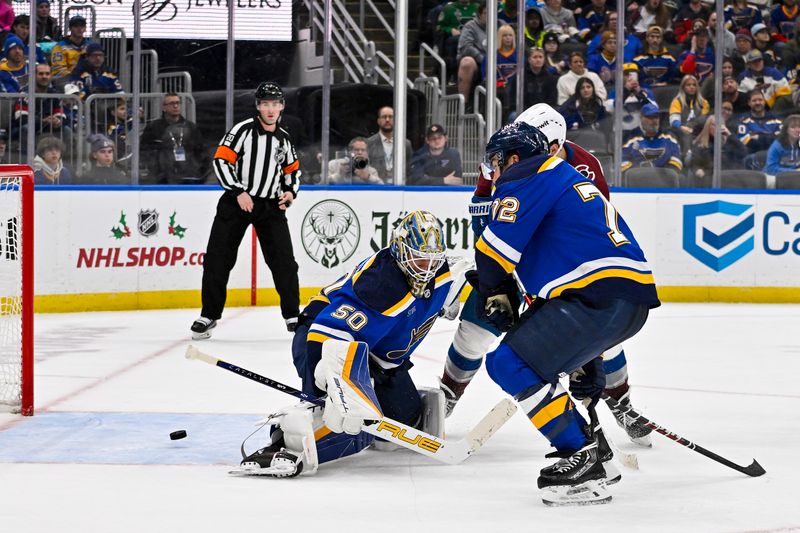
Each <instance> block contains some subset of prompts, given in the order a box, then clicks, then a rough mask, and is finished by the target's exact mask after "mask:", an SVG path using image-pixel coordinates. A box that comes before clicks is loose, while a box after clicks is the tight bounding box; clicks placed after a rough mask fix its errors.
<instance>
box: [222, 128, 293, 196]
mask: <svg viewBox="0 0 800 533" xmlns="http://www.w3.org/2000/svg"><path fill="white" fill-rule="evenodd" d="M214 172H215V173H216V174H217V179H218V180H219V183H220V185H222V186H223V187H224V188H225V189H227V190H229V191H246V192H247V193H249V194H250V196H255V197H260V198H278V197H279V196H280V195H281V193H283V192H285V191H291V192H292V193H294V195H295V197H297V190H298V189H299V188H300V161H298V159H297V152H295V149H294V145H292V142H291V141H290V140H289V134H288V133H287V132H286V130H284V129H283V128H281V127H280V126H279V127H278V128H276V130H275V132H269V131H266V130H265V129H264V127H263V126H262V125H261V121H260V120H259V119H258V116H255V117H252V118H249V119H247V120H244V121H242V122H239V123H238V124H236V125H235V126H234V127H233V128H231V130H230V131H229V132H228V133H226V134H225V137H223V138H222V141H221V142H220V144H219V146H218V147H217V151H216V152H215V153H214Z"/></svg>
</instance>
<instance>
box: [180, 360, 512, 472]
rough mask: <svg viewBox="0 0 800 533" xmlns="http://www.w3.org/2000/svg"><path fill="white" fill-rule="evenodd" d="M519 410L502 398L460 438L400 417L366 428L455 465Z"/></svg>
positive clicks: (236, 369) (239, 371)
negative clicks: (424, 428) (404, 421)
mask: <svg viewBox="0 0 800 533" xmlns="http://www.w3.org/2000/svg"><path fill="white" fill-rule="evenodd" d="M186 358H187V359H196V360H198V361H203V362H204V363H208V364H210V365H212V366H218V367H220V368H223V369H225V370H228V371H230V372H233V373H234V374H236V375H238V376H242V377H245V378H247V379H250V380H253V381H255V382H256V383H260V384H262V385H266V386H267V387H270V388H273V389H275V390H279V391H281V392H283V393H285V394H288V395H289V396H294V397H295V398H297V399H299V400H305V401H307V402H309V403H313V404H314V405H319V406H324V405H325V400H323V399H321V398H317V397H315V396H311V395H310V394H306V393H305V392H303V391H299V390H297V389H295V388H294V387H290V386H288V385H284V384H283V383H280V382H278V381H275V380H273V379H270V378H268V377H266V376H262V375H261V374H257V373H255V372H253V371H252V370H247V369H246V368H242V367H240V366H237V365H234V364H232V363H228V362H227V361H223V360H221V359H217V358H216V357H214V356H211V355H208V354H207V353H203V352H201V351H200V350H198V349H197V348H195V347H194V346H189V347H187V348H186ZM516 410H517V405H516V404H515V403H514V402H512V401H511V400H509V399H508V398H505V399H503V400H500V402H498V403H497V405H495V406H494V407H493V408H492V410H491V411H489V413H487V414H486V416H484V417H483V418H482V419H481V420H480V422H478V423H477V424H476V425H475V427H473V428H472V430H471V431H470V432H469V433H468V434H467V435H466V436H465V437H464V438H462V439H459V440H454V439H444V438H442V437H439V436H436V435H431V434H429V433H425V432H424V431H421V430H419V429H416V428H413V427H411V426H407V425H405V424H402V423H401V422H398V421H396V420H392V419H391V418H381V419H379V420H375V421H374V423H372V424H368V425H365V426H364V427H363V428H362V431H363V432H364V433H369V434H370V435H374V436H376V437H380V438H382V439H384V440H387V441H389V442H392V443H394V444H397V445H398V446H400V447H403V448H407V449H409V450H411V451H414V452H416V453H419V454H421V455H426V456H428V457H431V458H433V459H437V460H439V461H442V462H443V463H447V464H451V465H455V464H459V463H461V462H462V461H464V460H465V459H467V458H468V457H469V456H470V455H472V454H473V453H475V452H476V451H478V449H479V448H480V447H481V446H483V445H484V443H485V442H486V441H487V440H489V437H491V436H492V435H494V433H495V432H496V431H497V430H498V429H500V428H501V427H502V426H503V424H505V423H506V422H507V421H508V419H510V418H511V416H512V415H513V414H514V413H515V412H516Z"/></svg>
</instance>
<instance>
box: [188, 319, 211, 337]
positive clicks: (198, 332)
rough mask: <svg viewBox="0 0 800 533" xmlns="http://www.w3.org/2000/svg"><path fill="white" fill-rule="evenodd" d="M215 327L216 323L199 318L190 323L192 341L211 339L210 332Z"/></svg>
mask: <svg viewBox="0 0 800 533" xmlns="http://www.w3.org/2000/svg"><path fill="white" fill-rule="evenodd" d="M215 327H217V321H216V320H211V319H210V318H206V317H204V316H201V317H200V318H198V319H197V320H195V321H194V322H193V323H192V328H191V329H192V339H194V340H196V341H199V340H203V339H208V338H210V337H211V330H212V329H214V328H215Z"/></svg>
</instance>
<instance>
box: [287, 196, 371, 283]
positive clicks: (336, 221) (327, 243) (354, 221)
mask: <svg viewBox="0 0 800 533" xmlns="http://www.w3.org/2000/svg"><path fill="white" fill-rule="evenodd" d="M360 238H361V226H360V225H359V223H358V217H357V216H356V213H355V211H353V210H352V209H351V208H350V206H349V205H347V204H345V203H344V202H340V201H339V200H323V201H321V202H319V203H317V204H316V205H314V207H312V208H311V209H309V210H308V213H306V216H305V218H303V225H302V230H301V239H302V241H303V249H305V251H306V253H307V254H308V255H309V257H311V259H313V260H314V261H316V262H317V263H319V264H321V265H322V266H324V267H325V268H334V267H336V266H338V265H340V264H342V263H343V262H345V261H347V260H348V259H350V257H351V256H352V255H353V253H355V251H356V248H357V247H358V241H359V240H360Z"/></svg>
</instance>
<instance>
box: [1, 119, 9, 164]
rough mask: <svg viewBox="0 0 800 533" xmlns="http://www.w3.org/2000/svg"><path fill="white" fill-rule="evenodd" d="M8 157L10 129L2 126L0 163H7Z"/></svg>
mask: <svg viewBox="0 0 800 533" xmlns="http://www.w3.org/2000/svg"><path fill="white" fill-rule="evenodd" d="M8 159H9V158H8V130H7V129H4V128H0V165H7V164H8Z"/></svg>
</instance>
